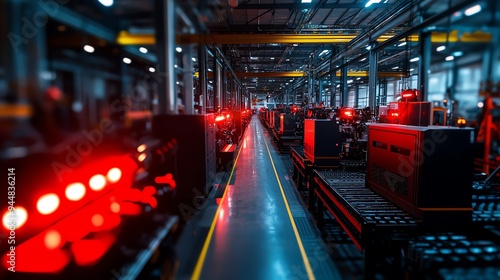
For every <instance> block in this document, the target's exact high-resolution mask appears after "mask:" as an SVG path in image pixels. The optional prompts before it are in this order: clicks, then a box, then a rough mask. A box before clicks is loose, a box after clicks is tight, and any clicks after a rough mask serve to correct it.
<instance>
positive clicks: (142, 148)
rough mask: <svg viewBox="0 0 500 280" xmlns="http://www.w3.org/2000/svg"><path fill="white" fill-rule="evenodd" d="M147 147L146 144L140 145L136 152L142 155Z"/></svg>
mask: <svg viewBox="0 0 500 280" xmlns="http://www.w3.org/2000/svg"><path fill="white" fill-rule="evenodd" d="M146 148H147V146H146V144H142V145H140V146H139V147H137V152H139V153H142V152H144V151H145V150H146Z"/></svg>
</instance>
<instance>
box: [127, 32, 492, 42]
mask: <svg viewBox="0 0 500 280" xmlns="http://www.w3.org/2000/svg"><path fill="white" fill-rule="evenodd" d="M395 35H396V34H391V33H389V34H384V35H382V36H380V37H379V38H378V39H377V41H378V42H384V41H386V40H388V39H390V38H392V37H393V36H395ZM356 36H358V34H354V33H353V34H343V33H337V34H178V35H177V36H176V43H177V44H198V43H215V44H222V45H224V44H271V43H276V44H334V43H349V42H350V41H351V40H352V39H354V38H356ZM406 39H408V40H409V41H412V42H418V39H419V38H418V35H417V34H414V35H410V36H409V37H408V38H405V39H402V40H401V41H405V40H406ZM431 40H432V42H433V43H443V42H446V40H448V42H463V43H472V42H479V43H484V42H490V41H491V34H490V33H485V32H481V31H476V32H463V33H461V32H458V31H457V30H454V31H451V32H450V33H448V34H447V33H445V32H433V33H432V36H431ZM155 42H156V39H155V36H154V35H152V34H131V33H129V32H127V31H121V32H120V33H119V34H118V37H117V43H118V44H120V45H153V44H155Z"/></svg>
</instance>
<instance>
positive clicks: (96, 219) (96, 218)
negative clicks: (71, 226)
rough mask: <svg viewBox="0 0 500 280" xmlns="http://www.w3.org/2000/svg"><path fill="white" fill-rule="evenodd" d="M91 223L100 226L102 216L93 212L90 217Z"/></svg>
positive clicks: (102, 220)
mask: <svg viewBox="0 0 500 280" xmlns="http://www.w3.org/2000/svg"><path fill="white" fill-rule="evenodd" d="M91 222H92V225H93V226H95V227H100V226H102V225H103V224H104V218H103V217H102V215H101V214H95V215H94V216H92V218H91Z"/></svg>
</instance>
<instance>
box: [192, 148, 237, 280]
mask: <svg viewBox="0 0 500 280" xmlns="http://www.w3.org/2000/svg"><path fill="white" fill-rule="evenodd" d="M241 148H242V146H240V149H239V150H238V155H237V156H236V159H235V160H234V164H233V169H232V170H231V174H230V175H229V180H228V181H227V184H226V189H225V190H224V194H223V195H222V199H221V200H220V203H219V206H218V207H217V211H216V212H215V216H214V219H213V221H212V225H211V226H210V230H209V231H208V235H207V238H206V239H205V243H204V244H203V248H202V249H201V253H200V256H199V257H198V261H197V262H196V266H195V267H194V271H193V275H191V280H198V279H200V276H201V270H202V269H203V264H204V263H205V259H206V257H207V253H208V247H210V241H211V240H212V236H213V234H214V230H215V225H216V224H217V218H218V217H219V212H220V209H221V207H222V205H223V204H224V201H225V199H226V193H227V189H228V186H229V184H230V183H231V179H232V178H233V174H234V170H235V169H236V163H237V162H238V158H239V157H240V153H241Z"/></svg>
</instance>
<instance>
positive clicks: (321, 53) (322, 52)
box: [319, 50, 330, 56]
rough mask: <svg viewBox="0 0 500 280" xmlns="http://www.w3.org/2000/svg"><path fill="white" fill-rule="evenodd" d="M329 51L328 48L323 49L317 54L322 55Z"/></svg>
mask: <svg viewBox="0 0 500 280" xmlns="http://www.w3.org/2000/svg"><path fill="white" fill-rule="evenodd" d="M329 52H330V51H329V50H323V51H321V52H320V53H319V56H322V55H325V54H328V53H329Z"/></svg>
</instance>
